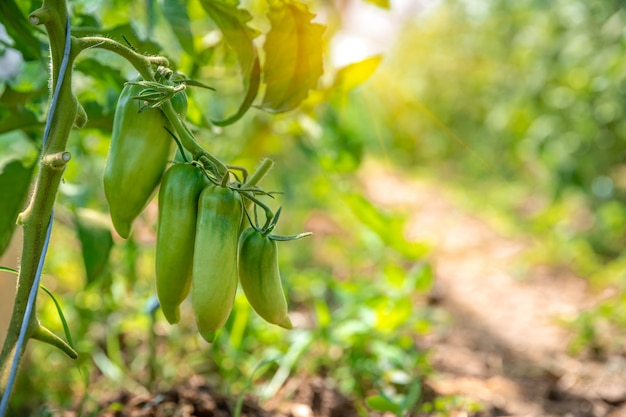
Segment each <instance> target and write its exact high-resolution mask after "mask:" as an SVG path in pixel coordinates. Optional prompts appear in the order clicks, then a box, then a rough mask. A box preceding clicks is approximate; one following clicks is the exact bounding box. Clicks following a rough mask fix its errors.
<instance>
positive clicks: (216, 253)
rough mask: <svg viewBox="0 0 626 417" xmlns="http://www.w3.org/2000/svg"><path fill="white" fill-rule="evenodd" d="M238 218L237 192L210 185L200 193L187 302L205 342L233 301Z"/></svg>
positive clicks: (239, 197) (213, 332)
mask: <svg viewBox="0 0 626 417" xmlns="http://www.w3.org/2000/svg"><path fill="white" fill-rule="evenodd" d="M242 216H243V206H242V202H241V196H240V195H239V193H238V192H236V191H234V190H231V189H230V188H228V187H224V186H220V185H213V184H210V185H208V186H207V187H205V188H204V190H203V191H202V193H201V194H200V200H199V202H198V221H197V224H196V241H195V245H194V257H193V272H192V288H191V296H192V298H191V301H192V304H193V310H194V313H195V316H196V323H197V325H198V332H199V333H200V335H201V336H202V337H203V338H204V339H205V340H206V341H207V342H213V340H214V339H215V332H216V331H217V330H219V329H220V328H221V327H222V326H223V325H224V323H226V320H227V319H228V316H229V315H230V312H231V310H232V307H233V303H234V301H235V293H236V292H237V248H238V239H239V225H240V224H241V218H242Z"/></svg>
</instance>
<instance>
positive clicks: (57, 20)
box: [0, 0, 78, 412]
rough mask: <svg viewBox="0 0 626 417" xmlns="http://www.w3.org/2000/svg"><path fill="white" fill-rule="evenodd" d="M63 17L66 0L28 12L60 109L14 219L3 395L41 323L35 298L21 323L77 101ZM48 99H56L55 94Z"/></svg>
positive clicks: (1, 359) (0, 365) (51, 0)
mask: <svg viewBox="0 0 626 417" xmlns="http://www.w3.org/2000/svg"><path fill="white" fill-rule="evenodd" d="M67 19H68V13H67V8H66V0H44V2H43V6H42V7H41V8H40V9H38V10H36V11H34V12H33V13H32V14H31V16H30V22H31V23H32V24H36V25H38V24H44V25H45V27H46V31H47V33H48V37H49V40H50V57H51V61H52V86H53V91H55V90H56V86H57V83H61V86H60V88H59V89H58V93H57V95H56V108H59V109H62V111H58V112H56V113H55V114H54V115H51V117H52V120H50V121H49V130H48V131H47V133H48V140H47V142H46V144H45V145H44V147H43V150H42V157H41V161H40V169H39V174H38V177H37V179H36V183H35V188H34V192H33V194H32V197H31V200H30V202H29V204H28V207H27V208H26V209H25V210H24V212H22V214H20V217H19V219H18V223H19V224H20V225H21V226H22V227H23V230H24V241H23V245H22V255H21V261H20V270H19V275H18V279H17V290H16V296H15V304H14V307H13V312H12V315H11V321H10V323H9V329H8V331H7V337H6V339H5V342H4V345H3V347H2V352H1V353H0V395H2V396H3V400H4V399H6V398H8V395H10V392H8V393H7V392H6V391H7V390H9V391H10V387H8V386H7V384H8V382H9V376H10V374H11V369H12V368H14V367H17V365H18V364H19V362H21V359H22V357H23V355H24V351H25V349H26V344H27V343H26V341H27V340H28V339H29V338H31V337H32V336H33V335H34V333H35V332H36V331H37V329H38V328H39V325H38V322H37V318H36V314H35V313H34V311H35V304H36V303H35V300H36V298H35V299H33V302H32V304H31V308H32V311H33V314H31V315H30V319H29V321H28V323H24V318H25V317H26V315H27V314H26V313H27V310H28V308H27V307H28V299H29V295H30V294H31V290H32V289H33V286H34V284H35V278H36V275H37V269H38V266H39V262H40V258H41V254H42V252H43V249H44V246H45V242H46V232H47V229H48V225H49V222H50V221H51V213H52V207H53V205H54V200H55V196H56V193H57V190H58V188H59V184H60V182H61V177H62V175H63V171H64V167H65V164H66V163H67V161H68V160H69V154H68V153H66V152H65V147H66V144H67V139H68V136H69V133H70V130H71V128H72V125H73V124H74V120H75V119H76V114H77V109H78V102H77V100H76V98H75V96H74V95H73V93H72V90H71V77H72V75H71V74H72V73H71V71H66V72H65V74H64V76H63V78H62V79H60V73H61V72H60V68H61V64H62V62H63V58H64V51H65V41H66V30H65V28H66V24H67ZM75 56H76V50H75V45H71V52H70V55H69V57H68V61H69V62H67V64H68V66H69V67H70V68H71V63H72V61H73V59H74V57H75ZM52 103H55V100H53V101H52ZM35 294H36V291H35ZM23 325H27V326H28V327H27V332H26V339H25V340H24V343H21V344H19V343H18V341H19V338H20V330H21V328H22V326H23ZM15 362H17V364H16V363H15ZM1 411H2V412H4V411H5V409H4V408H3V409H2V410H1Z"/></svg>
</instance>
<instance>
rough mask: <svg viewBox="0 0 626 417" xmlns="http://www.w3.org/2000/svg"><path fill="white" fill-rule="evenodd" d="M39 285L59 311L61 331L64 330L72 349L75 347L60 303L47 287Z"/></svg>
mask: <svg viewBox="0 0 626 417" xmlns="http://www.w3.org/2000/svg"><path fill="white" fill-rule="evenodd" d="M39 287H40V288H41V289H42V290H44V291H45V292H46V294H48V295H49V296H50V298H52V302H53V303H54V305H55V307H56V309H57V313H59V318H60V319H61V323H62V324H63V331H64V332H65V338H66V339H67V343H68V344H69V345H70V347H71V348H72V349H74V350H75V349H76V348H75V347H74V342H73V341H72V334H71V333H70V327H69V326H68V325H67V320H65V315H64V314H63V309H62V308H61V305H60V304H59V302H58V301H57V299H56V298H55V297H54V295H52V293H51V292H50V290H49V289H47V288H46V287H44V286H43V285H40V286H39Z"/></svg>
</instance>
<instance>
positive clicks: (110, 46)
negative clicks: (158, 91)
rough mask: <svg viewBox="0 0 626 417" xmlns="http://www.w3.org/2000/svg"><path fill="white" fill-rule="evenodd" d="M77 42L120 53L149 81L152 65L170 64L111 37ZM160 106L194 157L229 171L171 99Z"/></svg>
mask: <svg viewBox="0 0 626 417" xmlns="http://www.w3.org/2000/svg"><path fill="white" fill-rule="evenodd" d="M77 43H78V49H79V50H80V51H84V50H87V49H91V48H101V49H105V50H107V51H111V52H114V53H116V54H118V55H120V56H121V57H123V58H125V59H126V60H127V61H128V62H130V63H131V64H132V65H133V67H135V69H136V70H137V71H139V74H140V75H141V77H142V78H143V79H144V80H148V81H155V77H154V73H153V71H152V66H154V65H160V66H168V65H169V63H168V61H167V59H166V58H164V57H160V56H144V55H141V54H139V53H137V52H135V51H133V50H132V49H131V48H129V47H127V46H124V45H122V44H121V43H119V42H117V41H114V40H113V39H109V38H104V37H98V36H90V37H82V38H78V39H77ZM159 108H160V109H161V111H163V113H164V114H165V116H166V117H167V118H168V119H169V121H170V123H171V124H172V126H173V127H174V130H176V134H177V135H178V137H179V139H180V141H181V143H182V145H183V146H184V147H185V149H187V150H188V151H189V152H191V154H192V155H193V157H194V159H196V160H202V159H206V160H207V161H209V163H211V164H212V165H214V166H215V167H216V168H217V170H218V172H219V174H221V175H224V174H225V173H226V172H227V171H228V169H227V167H226V165H225V164H224V163H223V162H222V161H220V160H219V159H218V158H216V157H215V156H214V155H212V154H211V153H209V152H208V151H207V150H206V149H204V148H203V147H202V146H200V145H199V144H198V142H197V141H196V140H195V138H194V137H193V134H192V133H191V132H190V131H189V129H188V128H187V127H186V126H185V124H184V123H183V122H182V120H180V118H179V117H178V115H177V114H176V111H175V110H174V107H173V106H172V104H171V103H170V101H169V100H166V101H165V102H164V103H163V104H162V105H161V106H160V107H159Z"/></svg>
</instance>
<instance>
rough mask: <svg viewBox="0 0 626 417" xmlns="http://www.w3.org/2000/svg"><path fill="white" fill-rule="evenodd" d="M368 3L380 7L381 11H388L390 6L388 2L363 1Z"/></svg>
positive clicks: (381, 0) (380, 0)
mask: <svg viewBox="0 0 626 417" xmlns="http://www.w3.org/2000/svg"><path fill="white" fill-rule="evenodd" d="M364 1H366V2H368V3H372V4H374V5H376V6H378V7H382V8H383V9H390V8H391V5H390V4H389V0H364Z"/></svg>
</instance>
